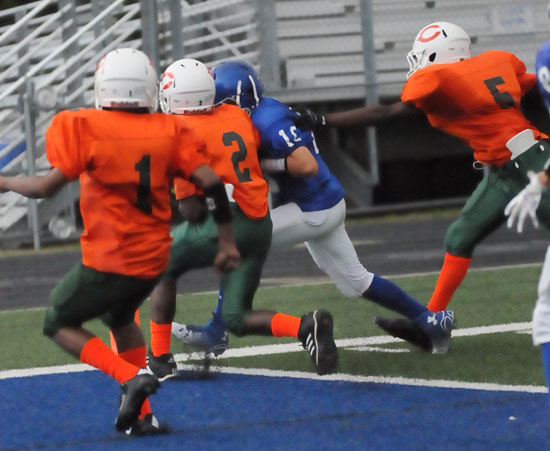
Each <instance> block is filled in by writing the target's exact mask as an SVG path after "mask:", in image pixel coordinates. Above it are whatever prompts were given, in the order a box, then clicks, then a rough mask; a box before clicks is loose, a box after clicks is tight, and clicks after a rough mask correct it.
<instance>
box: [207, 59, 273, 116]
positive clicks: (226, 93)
mask: <svg viewBox="0 0 550 451" xmlns="http://www.w3.org/2000/svg"><path fill="white" fill-rule="evenodd" d="M212 76H213V77H214V81H215V82H216V98H215V100H214V103H215V104H216V105H217V104H220V103H223V102H226V101H227V100H230V101H232V102H234V103H235V104H236V105H237V106H239V107H241V108H242V109H243V110H246V111H247V112H248V114H250V113H251V112H252V110H253V109H254V108H256V107H257V106H258V103H260V100H261V98H262V95H263V93H264V84H263V83H262V81H261V80H260V77H258V74H257V73H256V71H255V70H254V68H253V67H252V66H251V65H250V64H248V63H245V62H244V61H224V62H223V63H220V64H217V65H216V66H214V68H212Z"/></svg>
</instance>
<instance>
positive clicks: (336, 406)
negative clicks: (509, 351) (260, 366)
mask: <svg viewBox="0 0 550 451" xmlns="http://www.w3.org/2000/svg"><path fill="white" fill-rule="evenodd" d="M118 397H119V388H118V386H117V384H116V383H114V382H113V381H112V380H111V379H110V378H108V377H107V376H105V375H103V374H102V373H100V372H98V371H87V372H83V373H73V374H63V375H50V376H35V377H25V378H14V379H4V380H0V399H1V400H2V415H1V416H0V449H51V450H60V449H83V450H99V449H101V450H105V449H109V450H111V449H112V450H121V449H132V450H139V449H144V450H149V451H150V450H153V449H163V450H174V449H187V450H199V449H214V450H217V449H219V450H260V449H262V450H272V449H274V450H289V449H299V450H337V449H341V450H354V449H357V450H365V449H373V450H374V449H375V450H384V449H387V450H401V449H402V450H405V449H406V450H416V449H418V450H420V449H422V450H426V449H429V450H434V449H446V450H450V449H451V450H452V449H468V450H478V449H479V450H492V449H495V450H496V449H498V450H520V449H522V450H523V449H537V450H542V449H548V447H549V444H548V435H549V434H548V431H549V430H550V428H549V427H548V424H549V421H550V420H549V418H550V415H549V413H550V410H549V409H550V407H549V406H548V400H547V395H544V394H529V393H515V392H489V391H478V390H465V389H443V388H419V387H410V386H399V385H389V384H372V383H358V382H331V381H322V380H309V379H296V378H274V377H262V376H244V375H229V374H223V373H221V374H220V373H214V374H212V375H211V376H210V377H209V378H207V379H205V380H196V379H180V380H175V381H174V380H172V381H167V382H165V383H164V384H163V386H162V388H161V389H160V390H159V392H158V394H157V395H155V396H153V397H152V399H151V401H152V405H153V409H154V411H155V413H156V415H157V417H158V418H159V420H161V421H164V422H166V423H168V424H169V426H170V427H171V434H169V435H164V436H156V437H145V438H128V437H125V436H121V435H119V434H118V433H117V432H116V431H115V429H114V419H115V416H116V412H117V408H118ZM511 416H513V417H515V418H516V419H515V420H510V419H509V418H510V417H511Z"/></svg>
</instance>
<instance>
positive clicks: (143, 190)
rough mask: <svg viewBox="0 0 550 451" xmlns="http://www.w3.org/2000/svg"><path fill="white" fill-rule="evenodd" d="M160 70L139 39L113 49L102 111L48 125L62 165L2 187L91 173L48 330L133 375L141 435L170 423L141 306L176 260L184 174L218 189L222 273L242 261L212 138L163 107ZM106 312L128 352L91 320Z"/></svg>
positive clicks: (128, 390)
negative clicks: (111, 343)
mask: <svg viewBox="0 0 550 451" xmlns="http://www.w3.org/2000/svg"><path fill="white" fill-rule="evenodd" d="M157 93H158V86H157V74H156V71H155V69H154V67H153V66H152V65H151V62H150V60H149V58H148V57H147V56H146V55H145V54H144V53H142V52H140V51H138V50H134V49H129V48H126V49H118V50H113V51H112V52H109V53H108V54H107V55H106V56H105V57H104V58H103V59H102V60H101V62H100V64H99V65H98V68H97V70H96V73H95V95H96V106H97V108H98V109H97V110H86V109H82V110H79V111H63V112H61V113H59V114H57V115H56V116H55V117H54V118H53V120H52V123H51V125H50V127H49V128H48V130H47V132H46V154H47V156H48V159H49V162H50V164H51V167H52V169H51V170H50V171H49V172H48V173H47V174H45V175H40V176H32V177H17V178H14V177H0V192H3V191H8V190H9V191H15V192H18V193H20V194H22V195H24V196H27V197H33V198H39V197H49V196H51V195H53V194H55V192H56V191H57V190H59V189H60V188H61V187H62V186H63V185H64V184H66V183H67V182H68V181H70V180H74V179H77V178H80V183H81V196H80V207H81V208H80V209H81V214H82V219H83V223H84V232H83V233H82V236H81V246H82V263H79V264H77V265H76V266H75V267H74V268H73V269H72V270H71V271H70V272H69V273H68V274H67V275H66V276H65V277H64V278H63V279H62V280H61V282H59V283H58V284H57V285H56V287H55V288H54V289H53V291H52V293H51V295H50V307H49V308H48V310H47V312H46V317H45V321H44V334H46V335H47V336H48V337H50V338H51V339H52V340H53V341H54V342H55V343H57V344H58V345H59V346H60V347H61V348H63V349H64V350H65V351H67V352H68V353H70V354H71V355H73V356H75V357H77V358H78V359H80V361H81V362H83V363H87V364H89V365H92V366H94V367H96V368H98V369H100V370H101V371H103V372H104V373H106V374H108V375H109V376H111V377H113V378H114V379H115V380H117V381H118V382H119V383H120V384H122V386H121V388H122V396H121V401H120V408H119V412H118V416H117V418H116V422H115V425H116V428H117V430H119V431H120V432H125V433H126V434H130V435H143V434H152V433H158V432H162V431H163V428H162V427H161V426H160V424H159V422H158V421H157V419H156V417H155V416H154V415H153V414H152V412H151V409H150V406H149V400H148V396H149V395H150V394H152V393H155V392H156V390H157V388H158V387H159V381H158V379H157V378H156V377H155V376H154V375H153V374H151V373H150V372H149V371H147V370H146V368H145V367H146V351H145V341H144V338H143V335H142V333H141V330H140V328H139V326H138V325H137V324H136V323H135V322H134V313H135V311H136V309H137V308H138V307H139V305H140V304H141V303H142V302H143V300H144V299H145V298H146V297H147V296H148V295H149V293H150V292H151V290H152V289H153V287H154V286H155V283H156V282H157V280H158V278H159V276H160V275H161V274H162V272H163V271H164V269H165V268H166V266H167V264H168V257H169V250H170V241H171V238H170V234H169V227H170V219H171V208H170V187H171V183H172V179H173V177H174V176H181V177H185V178H187V179H189V180H192V181H193V182H194V183H195V184H197V185H198V186H200V187H201V188H202V189H203V190H204V192H205V194H206V195H207V196H209V197H210V198H211V202H212V203H213V204H214V211H215V212H216V217H217V218H218V221H217V223H218V236H219V252H218V254H217V257H216V266H217V267H218V268H219V269H220V270H223V271H227V270H231V269H233V268H235V267H236V266H237V265H238V262H239V258H240V257H239V253H238V251H237V249H236V246H235V243H234V242H233V236H232V227H231V211H230V209H229V202H228V199H227V196H226V194H225V190H224V188H223V184H222V183H221V181H220V179H219V178H218V177H217V176H216V174H215V173H214V172H213V171H212V169H210V167H209V166H208V165H207V164H208V156H207V155H208V153H207V151H206V149H205V143H204V141H203V140H202V139H200V138H199V137H198V136H197V135H196V134H194V133H193V132H192V131H191V130H190V129H188V128H186V127H185V125H184V124H182V123H181V122H179V121H177V120H175V118H172V117H170V116H166V115H163V114H160V113H156V110H157V103H158V101H157ZM94 318H100V319H101V320H102V322H103V323H104V324H106V325H107V326H108V327H109V328H110V329H111V331H112V333H113V336H114V339H115V341H116V346H117V349H118V354H116V353H115V352H113V351H112V350H111V349H109V347H108V346H107V345H105V344H104V343H103V342H102V341H101V340H100V339H99V338H98V337H96V336H95V335H93V334H92V333H90V332H89V331H87V330H86V329H84V328H83V327H82V325H83V323H84V322H86V321H89V320H91V319H94Z"/></svg>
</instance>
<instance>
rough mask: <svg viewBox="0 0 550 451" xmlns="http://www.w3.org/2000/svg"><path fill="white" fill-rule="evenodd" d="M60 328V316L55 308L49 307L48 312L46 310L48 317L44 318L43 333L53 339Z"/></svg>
mask: <svg viewBox="0 0 550 451" xmlns="http://www.w3.org/2000/svg"><path fill="white" fill-rule="evenodd" d="M60 327H61V325H60V324H59V321H58V315H57V312H56V310H55V308H53V307H49V308H48V310H46V316H45V317H44V323H43V325H42V333H43V334H44V335H46V336H47V337H50V338H51V337H53V336H54V335H55V333H56V332H57V331H58V330H59V329H60Z"/></svg>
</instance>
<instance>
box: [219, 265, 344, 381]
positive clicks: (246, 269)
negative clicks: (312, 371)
mask: <svg viewBox="0 0 550 451" xmlns="http://www.w3.org/2000/svg"><path fill="white" fill-rule="evenodd" d="M263 258H264V257H261V258H255V257H252V258H245V259H243V260H241V264H240V265H239V267H238V268H237V269H235V270H234V271H232V272H231V273H229V274H227V275H226V276H224V280H223V281H222V283H223V285H222V286H223V292H224V304H223V313H222V314H223V319H224V322H225V324H226V326H227V327H228V329H229V330H230V331H231V332H232V333H234V334H236V335H238V336H242V335H250V334H253V335H272V336H274V337H293V338H297V339H299V340H300V341H301V342H302V345H303V346H304V348H305V349H306V350H307V351H308V352H309V354H310V358H311V361H312V363H313V364H314V366H315V368H316V371H317V374H320V375H322V374H329V373H333V372H335V371H336V367H337V364H338V353H337V349H336V345H335V343H334V338H333V320H332V315H331V314H330V313H329V312H327V311H325V310H316V311H313V312H309V313H307V314H305V315H303V316H302V317H297V316H294V315H288V314H286V313H281V312H276V311H274V310H253V309H252V300H253V295H254V292H255V291H256V288H257V286H258V283H259V280H260V271H259V270H258V269H259V268H261V263H262V261H263Z"/></svg>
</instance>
